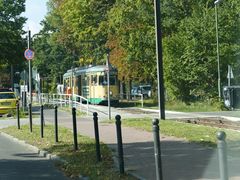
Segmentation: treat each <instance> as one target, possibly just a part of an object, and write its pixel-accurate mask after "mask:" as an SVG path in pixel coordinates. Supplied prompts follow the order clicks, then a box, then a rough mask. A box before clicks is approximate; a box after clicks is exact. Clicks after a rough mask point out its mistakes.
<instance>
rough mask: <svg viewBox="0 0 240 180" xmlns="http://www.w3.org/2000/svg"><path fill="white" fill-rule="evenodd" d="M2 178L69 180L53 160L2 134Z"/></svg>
mask: <svg viewBox="0 0 240 180" xmlns="http://www.w3.org/2000/svg"><path fill="white" fill-rule="evenodd" d="M0 142H1V143H0V179H1V180H56V179H57V180H67V179H69V178H67V177H66V176H64V175H63V173H62V172H60V171H59V170H57V168H56V167H54V164H53V162H52V161H50V160H48V159H47V158H45V157H40V156H39V154H38V152H37V151H36V150H34V149H31V148H29V147H28V146H24V145H23V144H20V143H18V142H16V141H14V140H12V138H8V137H6V136H3V135H2V134H0Z"/></svg>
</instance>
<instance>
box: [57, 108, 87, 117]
mask: <svg viewBox="0 0 240 180" xmlns="http://www.w3.org/2000/svg"><path fill="white" fill-rule="evenodd" d="M58 109H59V110H60V111H65V112H71V113H72V108H71V107H59V108H58ZM76 115H77V116H83V115H86V113H85V112H83V111H80V110H78V109H76Z"/></svg>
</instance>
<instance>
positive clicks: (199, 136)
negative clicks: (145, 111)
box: [112, 118, 240, 147]
mask: <svg viewBox="0 0 240 180" xmlns="http://www.w3.org/2000/svg"><path fill="white" fill-rule="evenodd" d="M112 122H113V121H112ZM122 125H123V126H128V127H134V128H137V129H141V130H145V131H149V132H151V131H152V119H150V118H132V119H123V120H122ZM159 125H160V133H161V135H166V136H174V137H178V138H184V139H185V140H187V141H189V142H194V143H200V144H203V145H206V146H210V147H215V146H216V142H217V138H216V134H217V132H218V131H220V130H222V131H225V133H226V134H227V139H226V140H227V141H231V142H233V141H234V142H240V132H238V131H235V130H229V129H222V128H216V127H210V126H204V125H197V124H190V123H184V122H179V121H174V120H161V121H160V124H159Z"/></svg>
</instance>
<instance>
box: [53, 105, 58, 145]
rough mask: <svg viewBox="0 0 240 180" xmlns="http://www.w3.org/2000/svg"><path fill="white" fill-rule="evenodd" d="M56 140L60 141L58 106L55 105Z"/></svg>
mask: <svg viewBox="0 0 240 180" xmlns="http://www.w3.org/2000/svg"><path fill="white" fill-rule="evenodd" d="M54 109H55V142H56V143H57V142H58V107H57V106H55V107H54Z"/></svg>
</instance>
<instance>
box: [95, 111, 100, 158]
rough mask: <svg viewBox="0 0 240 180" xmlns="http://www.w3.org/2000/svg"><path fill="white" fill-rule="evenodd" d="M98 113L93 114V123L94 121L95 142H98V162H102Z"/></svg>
mask: <svg viewBox="0 0 240 180" xmlns="http://www.w3.org/2000/svg"><path fill="white" fill-rule="evenodd" d="M97 116H98V113H97V112H94V113H93V121H94V131H95V140H96V155H97V161H98V162H100V161H101V153H100V143H99V131H98V117H97Z"/></svg>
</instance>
